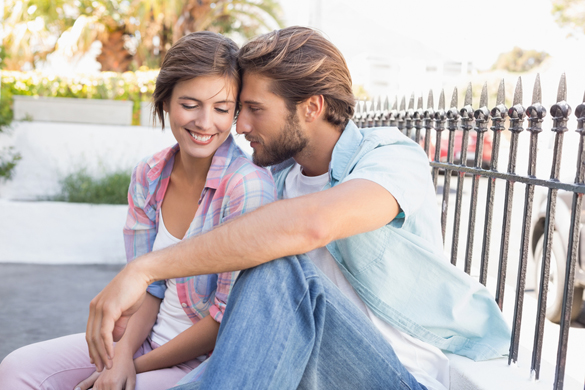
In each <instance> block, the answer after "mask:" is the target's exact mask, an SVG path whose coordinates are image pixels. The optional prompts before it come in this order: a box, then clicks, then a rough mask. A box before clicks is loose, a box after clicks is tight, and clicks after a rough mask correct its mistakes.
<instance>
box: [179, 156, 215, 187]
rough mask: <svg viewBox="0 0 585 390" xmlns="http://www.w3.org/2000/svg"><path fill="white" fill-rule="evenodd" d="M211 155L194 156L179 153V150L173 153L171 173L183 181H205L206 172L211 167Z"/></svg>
mask: <svg viewBox="0 0 585 390" xmlns="http://www.w3.org/2000/svg"><path fill="white" fill-rule="evenodd" d="M212 160H213V155H211V156H209V157H207V158H195V157H192V156H189V155H187V154H186V153H181V151H180V150H179V151H178V152H177V154H176V155H175V165H174V167H173V173H174V174H176V175H177V176H179V177H181V178H182V179H184V182H185V183H192V184H193V185H196V183H200V182H202V181H203V182H205V181H206V180H207V173H208V172H209V167H211V161H212Z"/></svg>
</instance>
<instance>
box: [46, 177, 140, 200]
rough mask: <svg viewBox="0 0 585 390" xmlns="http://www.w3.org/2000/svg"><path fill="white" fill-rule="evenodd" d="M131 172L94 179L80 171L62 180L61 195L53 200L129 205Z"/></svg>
mask: <svg viewBox="0 0 585 390" xmlns="http://www.w3.org/2000/svg"><path fill="white" fill-rule="evenodd" d="M129 185H130V172H127V171H117V172H113V173H108V174H106V175H104V176H103V177H101V178H94V177H93V176H91V175H90V174H88V173H87V170H86V169H80V170H78V171H77V172H74V173H71V174H69V175H68V176H66V177H65V178H64V179H63V180H61V193H60V194H59V195H57V196H55V197H53V198H52V200H56V201H62V202H73V203H93V204H128V200H127V194H128V186H129Z"/></svg>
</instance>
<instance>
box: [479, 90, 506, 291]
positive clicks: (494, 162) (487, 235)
mask: <svg viewBox="0 0 585 390" xmlns="http://www.w3.org/2000/svg"><path fill="white" fill-rule="evenodd" d="M486 93H487V90H486ZM505 100H506V92H505V86H504V80H503V79H502V81H501V83H500V86H499V88H498V97H497V100H496V106H495V107H494V108H492V110H491V111H490V118H491V120H492V127H491V130H492V131H493V134H494V136H493V144H492V145H493V147H492V159H491V162H490V169H491V170H492V171H497V170H498V157H499V152H500V136H501V134H502V130H504V128H505V127H504V124H503V122H504V120H505V119H506V116H507V115H508V109H507V108H506V106H505V104H504V103H505ZM480 158H481V160H482V162H483V156H480ZM482 165H483V163H482ZM495 191H496V178H495V177H490V178H488V190H487V199H486V203H487V207H486V210H485V220H484V225H483V236H484V239H483V243H482V247H481V265H480V268H479V282H480V283H481V284H483V285H484V286H485V285H486V281H487V273H488V262H489V255H490V253H489V252H490V242H491V233H492V214H493V210H494V193H495Z"/></svg>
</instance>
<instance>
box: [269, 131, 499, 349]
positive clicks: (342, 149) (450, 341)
mask: <svg viewBox="0 0 585 390" xmlns="http://www.w3.org/2000/svg"><path fill="white" fill-rule="evenodd" d="M293 163H294V161H293V160H292V159H291V160H289V161H285V162H284V163H282V164H279V165H277V166H275V167H273V168H272V170H273V175H274V179H275V182H276V186H277V189H278V197H279V198H282V191H283V188H284V181H285V178H286V175H287V174H288V172H289V171H290V168H291V167H292V164H293ZM329 173H330V185H331V187H333V186H335V185H337V184H339V183H343V182H346V181H349V180H352V179H367V180H371V181H373V182H375V183H378V184H380V185H381V186H383V187H384V188H386V189H387V190H388V191H389V192H390V193H391V194H392V195H393V196H394V198H395V199H396V201H397V202H398V204H399V205H400V209H401V212H400V213H399V214H398V216H397V217H396V218H395V219H394V220H393V221H391V222H390V223H389V224H387V225H385V226H383V227H381V228H379V229H377V230H374V231H371V232H368V233H363V234H358V235H355V236H352V237H348V238H345V239H342V240H337V241H334V242H331V243H330V244H328V245H327V249H328V250H329V252H331V255H332V256H333V257H334V258H335V260H336V262H337V264H338V265H339V267H340V268H341V271H342V272H343V274H344V275H345V277H346V278H347V280H348V281H349V282H350V283H351V285H352V286H353V288H354V289H355V290H356V292H357V293H358V295H359V296H360V297H361V299H362V300H363V301H364V302H365V303H366V304H367V305H368V307H369V308H370V309H371V310H372V311H373V312H374V313H375V314H376V315H377V316H378V317H379V318H381V319H383V320H385V321H386V322H388V323H389V324H391V325H393V326H394V327H396V328H397V329H399V330H401V331H403V332H405V333H407V334H410V335H411V336H414V337H416V338H418V339H420V340H422V341H424V342H427V343H429V344H431V345H434V346H436V347H438V348H440V349H442V350H444V351H448V352H453V353H456V354H459V355H463V356H467V357H469V358H471V359H474V360H486V359H491V358H495V357H499V356H502V355H505V354H507V353H508V349H509V342H510V330H509V327H508V326H507V324H506V323H505V321H504V319H503V317H502V314H501V312H500V310H499V308H498V306H497V305H496V303H495V301H494V298H493V297H492V296H491V294H490V293H489V292H488V291H487V289H486V288H485V287H484V286H483V285H482V284H480V283H479V282H477V281H475V280H474V279H472V278H471V277H470V276H469V275H467V274H466V273H464V272H463V271H461V270H459V269H458V268H456V267H454V266H453V265H451V264H450V263H449V261H448V260H447V258H446V257H445V255H444V253H443V245H442V239H441V228H440V222H439V210H438V207H437V200H436V195H435V191H434V187H433V184H432V179H431V175H430V169H429V163H428V159H427V157H426V155H425V153H424V151H423V150H422V148H421V147H420V146H419V145H418V144H416V143H415V142H413V141H412V140H411V139H409V138H408V137H406V136H404V135H403V134H402V133H401V132H400V131H398V129H396V128H369V129H358V128H357V126H356V125H355V124H354V123H353V122H351V121H350V122H349V123H348V125H347V126H346V128H345V130H344V131H343V133H342V135H341V137H340V138H339V141H338V142H337V144H336V145H335V148H334V149H333V155H332V158H331V163H330V166H329ZM381 206H383V205H381Z"/></svg>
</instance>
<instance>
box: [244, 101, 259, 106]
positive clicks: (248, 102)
mask: <svg viewBox="0 0 585 390" xmlns="http://www.w3.org/2000/svg"><path fill="white" fill-rule="evenodd" d="M241 103H246V104H255V105H259V106H261V105H262V102H258V101H256V100H244V101H243V102H241Z"/></svg>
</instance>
